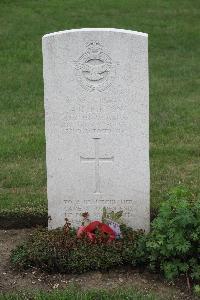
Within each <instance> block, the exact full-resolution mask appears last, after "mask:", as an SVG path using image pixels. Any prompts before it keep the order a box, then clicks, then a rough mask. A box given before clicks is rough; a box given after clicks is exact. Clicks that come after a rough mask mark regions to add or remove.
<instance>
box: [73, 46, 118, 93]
mask: <svg viewBox="0 0 200 300" xmlns="http://www.w3.org/2000/svg"><path fill="white" fill-rule="evenodd" d="M75 70H76V76H77V79H78V81H79V83H80V84H81V86H82V87H83V88H84V89H87V90H89V91H94V90H97V91H100V92H101V91H104V90H105V89H106V88H108V87H109V86H110V85H111V83H112V80H113V78H114V76H115V64H114V63H113V62H112V59H111V58H110V56H109V55H107V54H106V53H104V52H103V47H102V45H101V44H100V43H99V42H97V41H92V42H90V43H88V44H87V45H86V52H85V53H84V54H83V55H81V57H80V58H79V59H78V60H77V61H76V62H75Z"/></svg>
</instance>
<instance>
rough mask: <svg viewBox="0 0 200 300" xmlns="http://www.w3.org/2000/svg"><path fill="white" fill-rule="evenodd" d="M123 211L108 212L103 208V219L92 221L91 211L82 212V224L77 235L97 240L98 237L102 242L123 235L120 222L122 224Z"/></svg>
mask: <svg viewBox="0 0 200 300" xmlns="http://www.w3.org/2000/svg"><path fill="white" fill-rule="evenodd" d="M122 213H123V212H122V211H119V212H116V213H115V212H114V211H111V212H108V211H107V210H106V208H105V207H104V208H103V215H102V220H101V222H100V221H97V220H96V221H92V222H91V221H90V219H89V213H88V212H85V213H83V214H82V218H83V221H82V225H81V226H80V227H79V228H78V230H77V237H79V238H82V237H84V236H86V237H87V238H88V239H90V240H91V241H93V242H95V241H96V240H97V239H98V240H101V241H102V242H111V241H113V240H115V239H120V238H121V237H122V234H121V230H120V224H122V221H121V217H122Z"/></svg>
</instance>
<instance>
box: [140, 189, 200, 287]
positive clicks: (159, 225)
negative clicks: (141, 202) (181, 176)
mask: <svg viewBox="0 0 200 300" xmlns="http://www.w3.org/2000/svg"><path fill="white" fill-rule="evenodd" d="M190 198H191V195H190V193H189V192H188V190H187V189H185V188H184V187H177V188H174V189H173V190H171V191H170V193H169V194H168V199H167V200H166V201H165V202H164V203H163V204H162V205H161V207H160V210H159V213H158V216H157V217H156V218H155V219H154V221H153V222H152V231H151V233H150V234H149V236H148V237H147V239H146V250H147V252H148V259H149V265H150V268H151V269H153V270H156V269H157V270H161V271H163V272H164V275H165V276H166V278H167V279H170V280H172V279H174V278H175V277H177V276H179V275H185V276H186V278H187V284H188V287H190V278H192V279H194V280H200V201H196V202H193V201H190Z"/></svg>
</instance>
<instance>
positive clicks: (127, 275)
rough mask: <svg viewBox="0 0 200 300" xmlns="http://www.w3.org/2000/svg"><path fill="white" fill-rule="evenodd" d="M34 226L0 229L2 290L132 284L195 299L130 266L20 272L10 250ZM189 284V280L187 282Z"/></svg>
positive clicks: (165, 295)
mask: <svg viewBox="0 0 200 300" xmlns="http://www.w3.org/2000/svg"><path fill="white" fill-rule="evenodd" d="M32 232H33V229H21V230H7V231H5V230H0V291H2V292H12V291H17V290H30V289H34V290H36V289H40V290H46V291H51V290H53V289H57V288H67V287H68V286H69V285H72V284H75V285H76V286H77V287H80V288H81V289H84V290H86V289H92V288H97V289H99V288H100V289H102V288H105V289H113V288H119V287H133V288H135V289H137V290H139V291H142V292H145V291H146V292H153V293H155V294H157V295H158V296H160V297H162V298H164V299H182V300H183V299H195V297H194V296H192V295H190V294H189V293H188V292H187V290H186V289H184V285H183V290H182V288H181V287H179V286H175V285H173V284H172V283H167V282H166V281H164V279H162V278H160V276H158V275H154V274H149V273H148V272H142V273H141V272H139V271H138V270H133V269H130V268H120V269H115V270H112V271H109V272H103V273H101V272H89V273H86V274H83V275H70V274H68V275H60V274H56V275H50V274H47V273H43V272H40V271H39V270H37V269H32V270H29V271H25V272H17V271H15V270H13V269H12V267H11V265H10V263H9V257H10V252H11V250H12V249H13V248H15V247H16V245H17V244H19V243H21V242H22V241H24V240H25V239H26V238H27V237H28V236H29V235H30V234H31V233H32ZM185 285H186V283H185Z"/></svg>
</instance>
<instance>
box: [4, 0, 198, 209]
mask: <svg viewBox="0 0 200 300" xmlns="http://www.w3.org/2000/svg"><path fill="white" fill-rule="evenodd" d="M199 20H200V2H199V1H198V0H182V1H178V0H156V1H154V0H48V1H47V0H40V1H39V0H38V1H36V0H29V1H27V0H20V1H18V0H12V1H11V0H1V1H0V40H1V43H0V70H1V72H0V82H1V85H0V91H1V93H0V164H1V171H0V172H1V173H0V177H1V178H0V179H1V186H0V192H1V199H0V207H1V211H4V210H9V211H11V210H15V209H31V210H33V211H35V212H36V213H37V211H38V210H39V211H41V210H46V205H47V200H46V175H45V137H44V109H43V81H42V54H41V37H42V35H44V34H45V33H49V32H54V31H58V30H63V29H70V28H81V27H116V28H125V29H126V28H127V29H132V30H137V31H142V32H147V33H149V67H150V142H151V150H150V158H151V205H152V208H154V209H156V208H157V207H158V205H159V202H160V201H162V198H163V194H164V193H165V192H166V191H167V190H168V189H169V187H171V186H174V185H177V184H178V183H179V182H181V183H183V184H185V185H187V186H189V187H190V189H191V190H192V191H193V193H194V195H197V194H198V193H199V192H200V185H199V182H200V171H199V169H200V158H199V157H200V105H199V94H200V80H199V57H200V47H199V31H200V26H199V25H200V22H199Z"/></svg>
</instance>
